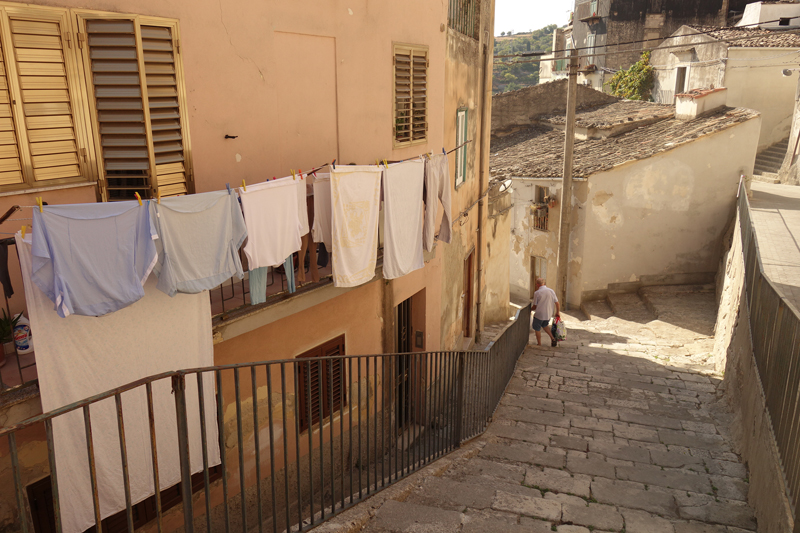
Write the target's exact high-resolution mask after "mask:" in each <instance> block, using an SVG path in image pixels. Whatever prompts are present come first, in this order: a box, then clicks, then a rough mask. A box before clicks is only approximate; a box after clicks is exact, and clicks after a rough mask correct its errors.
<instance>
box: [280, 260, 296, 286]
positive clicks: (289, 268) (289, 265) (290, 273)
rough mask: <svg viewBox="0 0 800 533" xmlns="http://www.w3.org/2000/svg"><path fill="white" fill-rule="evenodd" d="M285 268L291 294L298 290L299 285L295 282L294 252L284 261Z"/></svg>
mask: <svg viewBox="0 0 800 533" xmlns="http://www.w3.org/2000/svg"><path fill="white" fill-rule="evenodd" d="M283 270H284V272H285V273H286V285H287V288H288V289H289V294H294V293H295V292H296V291H297V286H296V285H295V283H294V254H292V255H290V256H289V257H287V258H286V261H284V263H283Z"/></svg>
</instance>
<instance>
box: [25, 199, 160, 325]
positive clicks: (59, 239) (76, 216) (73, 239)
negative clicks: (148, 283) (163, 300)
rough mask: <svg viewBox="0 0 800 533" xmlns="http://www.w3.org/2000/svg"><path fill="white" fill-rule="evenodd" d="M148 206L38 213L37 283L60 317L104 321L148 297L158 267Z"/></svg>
mask: <svg viewBox="0 0 800 533" xmlns="http://www.w3.org/2000/svg"><path fill="white" fill-rule="evenodd" d="M150 233H151V227H150V218H149V216H148V211H147V206H146V205H144V206H140V205H139V203H138V202H114V203H97V204H77V205H48V206H44V210H43V211H42V212H40V211H39V209H34V210H33V231H32V238H33V248H32V254H33V257H32V268H33V270H32V275H31V277H32V279H33V281H34V283H36V285H37V286H38V287H39V288H40V289H41V290H42V292H44V293H45V294H46V295H47V297H48V298H50V300H51V301H52V302H53V303H54V304H55V309H56V311H57V312H58V316H60V317H62V318H63V317H67V316H69V315H72V314H76V315H88V316H101V315H105V314H108V313H111V312H114V311H118V310H119V309H122V308H123V307H127V306H129V305H131V304H132V303H134V302H136V301H137V300H139V299H140V298H141V297H142V296H144V288H143V285H144V282H145V280H147V276H149V275H150V271H151V270H153V267H154V265H155V264H156V260H157V257H156V245H155V244H154V243H153V240H152V238H151V236H150Z"/></svg>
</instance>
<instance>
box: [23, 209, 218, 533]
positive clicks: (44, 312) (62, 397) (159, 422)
mask: <svg viewBox="0 0 800 533" xmlns="http://www.w3.org/2000/svg"><path fill="white" fill-rule="evenodd" d="M161 202H162V203H163V202H164V200H163V199H162V200H161ZM134 203H136V204H137V207H138V203H137V202H134ZM92 205H100V206H109V207H111V206H117V204H92ZM37 211H38V210H37ZM46 212H47V207H45V213H46ZM115 222H116V223H118V222H119V219H118V218H114V219H112V220H111V221H109V220H107V223H108V224H107V225H110V226H114V225H115V224H114V223H115ZM98 236H99V235H98ZM16 239H17V241H16V242H17V252H18V253H19V260H20V266H21V270H22V278H23V285H24V289H25V301H26V303H27V309H28V313H29V316H30V321H31V327H32V329H33V330H34V331H36V371H37V373H38V378H39V391H41V402H42V409H43V410H44V412H48V411H51V410H54V409H58V408H60V407H63V406H65V405H69V404H71V403H73V402H77V401H79V400H83V399H85V398H89V397H91V396H94V395H96V394H100V393H102V392H105V391H107V390H109V389H113V388H115V387H121V386H123V385H126V384H128V383H130V382H133V381H136V380H139V379H142V378H146V377H148V376H153V375H156V374H160V373H162V372H170V371H175V370H180V369H185V368H199V367H205V366H211V365H213V364H214V346H213V338H212V337H213V336H212V331H211V305H210V303H209V294H208V293H201V294H179V295H177V296H175V297H174V298H170V297H169V296H167V295H166V294H164V293H162V292H161V291H159V290H157V289H156V283H157V280H156V278H155V277H153V276H151V277H150V278H149V279H148V280H147V282H146V283H145V286H144V297H143V298H142V299H141V300H140V301H139V302H137V303H136V305H131V306H128V307H126V308H124V309H121V310H119V311H117V312H116V313H110V314H108V315H106V316H102V317H87V316H77V315H75V316H71V317H70V318H69V319H68V320H63V319H61V318H59V317H58V315H57V314H56V312H55V311H53V305H52V303H51V302H50V300H49V299H48V296H46V295H45V294H44V293H43V292H42V291H41V290H40V289H39V287H38V285H36V284H34V283H32V282H31V275H30V273H31V260H32V258H31V245H30V244H29V243H30V240H31V237H30V235H28V236H27V238H26V240H25V241H23V240H22V238H21V235H20V234H19V233H18V234H17V237H16ZM148 239H149V237H148ZM114 249H116V247H115V248H114ZM203 391H204V395H203V396H204V401H205V404H204V405H205V431H206V444H207V452H208V465H209V466H214V465H217V464H219V463H220V453H219V436H218V433H217V417H216V405H215V400H214V398H215V387H214V375H213V373H206V374H204V375H203ZM152 392H153V402H154V404H155V406H156V417H155V432H156V443H157V453H158V475H159V482H160V485H161V486H160V488H161V489H162V490H164V489H167V488H168V487H172V486H174V485H175V484H176V483H179V482H180V481H181V468H180V466H181V461H180V454H179V452H178V450H179V446H178V433H177V431H176V430H175V428H176V427H177V419H176V415H175V396H174V395H173V393H172V383H171V380H169V379H162V380H158V381H155V382H153V386H152ZM185 395H186V405H187V406H189V407H190V408H189V409H187V422H188V424H187V431H188V443H189V446H188V450H185V451H186V452H187V454H188V457H189V461H190V465H189V466H190V469H191V472H192V473H195V472H201V471H202V470H203V451H204V450H203V440H202V439H203V437H202V435H203V432H202V431H201V425H200V412H199V409H198V406H199V400H198V383H197V379H196V376H194V375H187V376H186V390H185ZM122 411H123V413H122V415H123V419H124V422H125V440H126V452H127V461H128V473H129V482H130V496H131V501H133V502H140V501H143V500H146V499H147V498H148V497H150V496H152V495H153V493H154V492H155V491H154V481H153V468H152V459H151V452H150V440H149V435H150V422H149V418H148V415H147V397H146V395H145V390H144V387H138V388H137V389H135V390H133V391H129V392H123V393H122ZM91 415H92V416H91V422H92V426H93V428H94V432H93V435H92V439H93V444H94V460H95V464H96V467H97V470H96V472H97V494H98V498H99V501H100V514H101V517H102V518H107V517H109V516H112V515H114V514H116V513H117V512H119V511H123V510H124V509H125V491H124V486H123V484H122V461H121V458H120V448H119V441H118V437H117V429H116V428H117V410H116V406H115V402H114V399H113V398H109V399H106V400H102V401H100V402H97V403H94V404H92V406H91ZM85 431H86V430H85V428H84V418H83V413H82V411H81V410H80V409H78V410H75V411H72V412H70V413H65V414H62V415H60V416H57V417H55V418H53V442H54V453H55V462H56V466H57V469H58V497H59V501H60V504H61V517H62V529H63V531H64V533H78V532H81V531H85V530H86V529H88V528H90V527H92V526H93V525H94V507H93V505H92V486H91V483H90V479H89V475H88V472H89V458H88V455H87V453H86V432H85Z"/></svg>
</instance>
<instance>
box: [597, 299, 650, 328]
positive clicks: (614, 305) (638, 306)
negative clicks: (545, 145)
mask: <svg viewBox="0 0 800 533" xmlns="http://www.w3.org/2000/svg"><path fill="white" fill-rule="evenodd" d="M606 301H607V302H608V305H609V307H610V308H611V310H612V311H613V312H614V316H617V317H619V318H622V319H624V320H629V321H631V322H639V323H642V322H650V321H652V320H655V319H656V316H655V315H654V314H653V313H652V312H650V310H649V309H648V308H647V305H645V303H644V301H642V299H641V298H640V297H639V295H638V294H636V293H630V292H626V293H609V294H608V296H607V297H606Z"/></svg>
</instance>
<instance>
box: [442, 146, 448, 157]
mask: <svg viewBox="0 0 800 533" xmlns="http://www.w3.org/2000/svg"><path fill="white" fill-rule="evenodd" d="M442 153H443V154H444V155H447V152H445V151H444V147H442Z"/></svg>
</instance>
